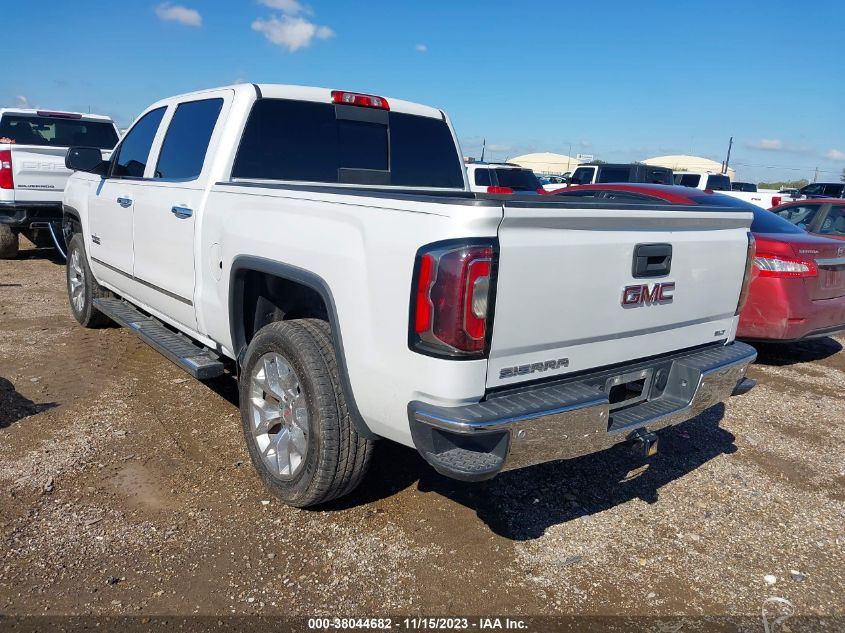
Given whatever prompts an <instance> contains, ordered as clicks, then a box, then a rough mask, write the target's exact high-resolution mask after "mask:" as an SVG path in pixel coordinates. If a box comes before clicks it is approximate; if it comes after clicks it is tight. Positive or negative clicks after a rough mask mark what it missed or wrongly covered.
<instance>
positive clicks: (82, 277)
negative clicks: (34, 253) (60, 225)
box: [65, 233, 112, 328]
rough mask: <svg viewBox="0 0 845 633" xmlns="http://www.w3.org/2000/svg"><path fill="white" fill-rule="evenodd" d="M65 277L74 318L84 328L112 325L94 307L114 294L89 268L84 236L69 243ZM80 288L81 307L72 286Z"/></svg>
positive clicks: (78, 236)
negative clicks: (100, 282) (104, 286)
mask: <svg viewBox="0 0 845 633" xmlns="http://www.w3.org/2000/svg"><path fill="white" fill-rule="evenodd" d="M65 277H66V281H67V296H68V303H69V304H70V311H71V312H72V313H73V318H75V319H76V320H77V321H79V324H80V325H83V326H84V327H90V328H95V327H103V326H104V325H108V324H109V323H111V319H109V318H108V317H107V316H106V315H105V314H103V313H102V312H100V311H99V310H97V308H95V307H94V299H102V298H106V297H111V296H112V294H111V293H110V292H109V291H108V290H106V289H105V288H103V287H102V286H101V285H100V284H98V283H97V280H96V279H94V275H93V274H91V269H90V268H89V267H88V258H87V257H85V242H84V240H83V239H82V234H81V233H77V234H75V235H74V236H73V237H72V238H71V239H70V242H69V243H68V252H67V264H66V266H65ZM77 283H80V284H81V285H80V286H78V287H79V288H80V292H79V294H78V295H77V297H78V298H79V299H80V301H79V305H77V304H75V303H74V294H73V288H72V286H74V287H76V284H77Z"/></svg>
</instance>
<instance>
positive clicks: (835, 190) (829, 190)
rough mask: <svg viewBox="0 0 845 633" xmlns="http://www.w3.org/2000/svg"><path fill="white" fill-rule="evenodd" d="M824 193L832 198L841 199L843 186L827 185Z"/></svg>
mask: <svg viewBox="0 0 845 633" xmlns="http://www.w3.org/2000/svg"><path fill="white" fill-rule="evenodd" d="M823 193H824V195H826V196H830V197H831V198H839V197H840V196H841V195H842V185H825V186H824V189H823Z"/></svg>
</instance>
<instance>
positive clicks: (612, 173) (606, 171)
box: [598, 167, 631, 182]
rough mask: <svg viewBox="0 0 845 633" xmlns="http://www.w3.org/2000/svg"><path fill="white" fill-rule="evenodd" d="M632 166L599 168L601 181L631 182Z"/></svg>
mask: <svg viewBox="0 0 845 633" xmlns="http://www.w3.org/2000/svg"><path fill="white" fill-rule="evenodd" d="M630 180H631V168H630V167H603V168H601V169H600V170H599V180H598V181H599V182H629V181H630Z"/></svg>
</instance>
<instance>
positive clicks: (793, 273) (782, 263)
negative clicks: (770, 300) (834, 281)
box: [754, 253, 819, 278]
mask: <svg viewBox="0 0 845 633" xmlns="http://www.w3.org/2000/svg"><path fill="white" fill-rule="evenodd" d="M754 268H756V269H757V274H758V275H759V276H760V277H787V278H800V277H815V276H816V275H818V274H819V269H818V268H816V264H815V263H814V262H811V261H808V260H805V259H796V258H794V257H784V256H783V255H774V254H772V253H757V254H755V255H754Z"/></svg>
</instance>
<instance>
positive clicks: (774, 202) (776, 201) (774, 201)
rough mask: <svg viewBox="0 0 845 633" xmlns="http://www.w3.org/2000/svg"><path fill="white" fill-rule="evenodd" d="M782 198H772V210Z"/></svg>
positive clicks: (778, 204)
mask: <svg viewBox="0 0 845 633" xmlns="http://www.w3.org/2000/svg"><path fill="white" fill-rule="evenodd" d="M781 200H782V198H781V197H780V196H772V208H774V207H779V206H780V203H781Z"/></svg>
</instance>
